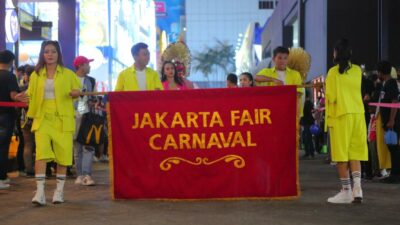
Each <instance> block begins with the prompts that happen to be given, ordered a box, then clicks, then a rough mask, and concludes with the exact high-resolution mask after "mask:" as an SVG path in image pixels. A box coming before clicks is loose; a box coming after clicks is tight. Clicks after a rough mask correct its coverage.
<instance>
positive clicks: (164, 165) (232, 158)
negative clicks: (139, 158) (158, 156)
mask: <svg viewBox="0 0 400 225" xmlns="http://www.w3.org/2000/svg"><path fill="white" fill-rule="evenodd" d="M220 161H224V162H225V163H230V162H232V163H233V166H234V167H236V168H238V169H241V168H243V167H245V165H246V162H245V161H244V159H243V157H241V156H238V155H226V156H224V157H221V158H219V159H216V160H214V161H211V162H210V161H209V159H208V158H201V157H196V159H195V160H194V161H191V160H188V159H184V158H181V157H169V158H167V159H164V160H163V161H162V162H161V163H160V169H161V170H163V171H168V170H170V169H171V168H172V166H173V165H179V164H180V163H181V162H183V163H187V164H190V165H193V166H200V165H206V166H210V165H213V164H215V163H218V162H220Z"/></svg>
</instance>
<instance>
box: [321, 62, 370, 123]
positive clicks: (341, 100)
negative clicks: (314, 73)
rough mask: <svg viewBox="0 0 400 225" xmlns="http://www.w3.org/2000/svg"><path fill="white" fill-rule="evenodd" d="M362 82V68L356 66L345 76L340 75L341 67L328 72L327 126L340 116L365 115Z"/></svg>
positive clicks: (352, 66) (335, 67)
mask: <svg viewBox="0 0 400 225" xmlns="http://www.w3.org/2000/svg"><path fill="white" fill-rule="evenodd" d="M361 80H362V71H361V68H360V67H359V66H357V65H354V64H352V65H351V67H350V69H349V70H347V71H346V72H345V73H344V74H340V73H339V66H334V67H332V68H331V69H330V70H329V71H328V75H327V77H326V92H325V95H326V98H325V115H326V116H325V117H326V125H327V126H330V125H331V123H332V122H333V120H332V119H334V118H337V117H339V116H342V115H345V114H350V113H360V114H363V113H364V104H363V101H362V96H361Z"/></svg>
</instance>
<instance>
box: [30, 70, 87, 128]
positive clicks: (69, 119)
mask: <svg viewBox="0 0 400 225" xmlns="http://www.w3.org/2000/svg"><path fill="white" fill-rule="evenodd" d="M46 79H47V76H46V68H42V69H41V70H40V71H39V73H36V72H33V73H32V75H31V77H30V80H29V86H28V90H27V94H28V96H29V109H28V113H27V116H28V117H29V118H33V124H32V131H35V130H37V129H38V128H39V126H40V124H41V121H42V119H43V117H44V112H43V110H42V107H41V106H42V103H43V101H44V92H45V85H46ZM81 88H82V85H81V82H80V81H79V79H78V77H77V75H76V74H75V73H74V72H73V71H72V70H69V69H67V68H65V67H62V66H60V65H58V66H57V69H56V73H55V75H54V89H55V90H54V92H55V93H54V94H55V102H56V107H57V114H58V116H59V117H60V118H61V119H62V120H63V130H64V131H74V130H75V125H74V120H75V119H74V115H75V111H74V105H73V98H72V97H71V96H70V95H69V94H70V92H71V91H72V90H80V89H81Z"/></svg>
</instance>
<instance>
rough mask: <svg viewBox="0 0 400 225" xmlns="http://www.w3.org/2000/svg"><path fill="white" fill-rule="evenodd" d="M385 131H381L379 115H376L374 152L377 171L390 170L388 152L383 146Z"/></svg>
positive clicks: (385, 146) (390, 164)
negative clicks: (377, 165) (376, 157)
mask: <svg viewBox="0 0 400 225" xmlns="http://www.w3.org/2000/svg"><path fill="white" fill-rule="evenodd" d="M384 136H385V130H383V125H382V118H381V114H380V113H379V114H378V118H377V120H376V148H377V149H376V150H377V152H378V162H379V169H390V168H392V162H391V159H390V151H389V149H388V147H387V145H386V144H385V138H384Z"/></svg>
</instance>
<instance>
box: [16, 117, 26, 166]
mask: <svg viewBox="0 0 400 225" xmlns="http://www.w3.org/2000/svg"><path fill="white" fill-rule="evenodd" d="M20 117H21V116H20V115H17V120H16V122H15V125H16V128H17V131H18V138H19V145H18V152H17V162H18V171H25V163H24V146H25V139H24V135H23V134H22V128H21V120H20V119H19V118H20Z"/></svg>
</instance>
